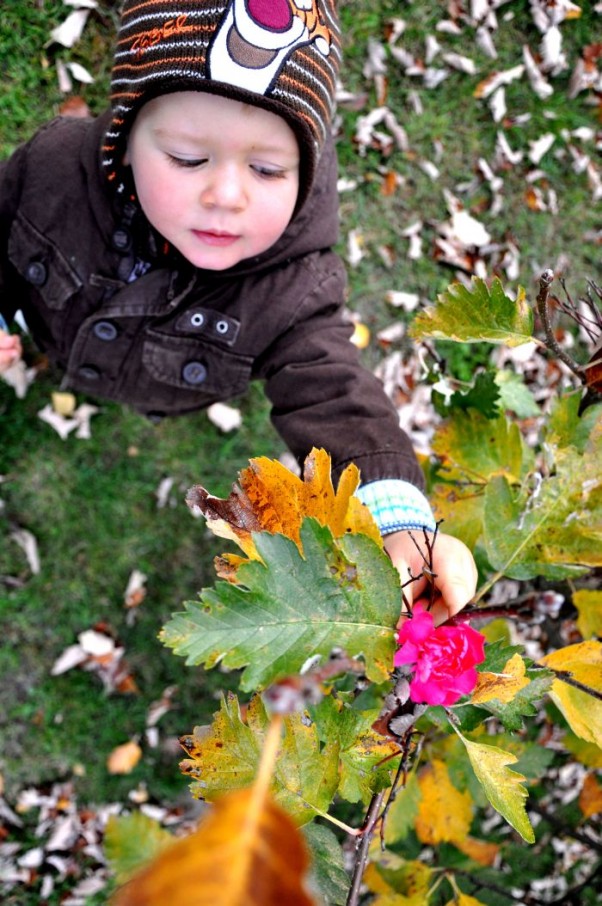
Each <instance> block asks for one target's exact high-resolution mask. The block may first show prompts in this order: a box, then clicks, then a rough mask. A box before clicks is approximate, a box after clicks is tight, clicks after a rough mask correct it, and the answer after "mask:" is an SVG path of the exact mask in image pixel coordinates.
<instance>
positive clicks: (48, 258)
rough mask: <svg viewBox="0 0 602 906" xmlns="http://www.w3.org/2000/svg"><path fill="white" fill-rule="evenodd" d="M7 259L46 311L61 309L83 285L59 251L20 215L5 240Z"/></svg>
mask: <svg viewBox="0 0 602 906" xmlns="http://www.w3.org/2000/svg"><path fill="white" fill-rule="evenodd" d="M8 256H9V258H10V260H11V262H12V264H14V266H15V267H16V269H17V271H18V272H19V273H20V274H21V276H22V277H23V279H24V280H26V281H27V283H29V284H30V285H31V286H33V287H34V288H35V289H36V290H37V291H38V292H39V293H40V295H41V296H42V298H43V299H44V301H45V303H46V305H47V306H48V308H52V309H60V308H63V307H64V306H65V304H66V302H67V300H68V299H69V298H70V297H71V296H72V295H73V294H74V293H75V292H77V290H79V289H81V287H82V285H83V284H82V281H81V280H80V278H79V277H78V275H77V273H76V272H75V271H74V270H73V268H72V267H71V266H70V264H69V263H68V261H67V259H66V258H65V257H64V256H63V255H62V254H61V252H60V251H59V250H58V248H57V247H56V246H55V245H54V244H53V243H52V242H51V241H50V240H49V239H47V238H46V236H44V235H43V234H42V233H40V232H39V231H38V230H37V229H36V228H35V227H34V226H33V224H31V223H30V222H29V221H28V220H27V219H26V218H25V217H23V215H22V214H17V217H16V218H15V221H14V223H13V225H12V228H11V232H10V236H9V240H8Z"/></svg>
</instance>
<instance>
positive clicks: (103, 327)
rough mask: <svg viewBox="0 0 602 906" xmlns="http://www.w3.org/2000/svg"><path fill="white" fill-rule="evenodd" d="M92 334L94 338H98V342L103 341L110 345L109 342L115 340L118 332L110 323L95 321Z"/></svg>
mask: <svg viewBox="0 0 602 906" xmlns="http://www.w3.org/2000/svg"><path fill="white" fill-rule="evenodd" d="M92 333H93V334H94V336H95V337H98V339H99V340H105V341H106V342H107V343H110V342H111V340H115V339H116V337H117V333H118V331H117V328H116V327H115V325H114V324H112V323H111V322H110V321H97V322H96V324H95V325H94V327H93V328H92Z"/></svg>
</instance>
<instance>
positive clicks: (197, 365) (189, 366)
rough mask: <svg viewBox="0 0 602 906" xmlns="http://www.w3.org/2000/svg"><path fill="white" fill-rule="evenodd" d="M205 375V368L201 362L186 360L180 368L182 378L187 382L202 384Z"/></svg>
mask: <svg viewBox="0 0 602 906" xmlns="http://www.w3.org/2000/svg"><path fill="white" fill-rule="evenodd" d="M206 377H207V369H206V368H205V366H204V365H203V363H202V362H186V364H185V365H184V367H183V368H182V379H183V380H184V381H185V382H186V383H187V384H192V385H197V384H202V383H203V381H204V380H205V378H206Z"/></svg>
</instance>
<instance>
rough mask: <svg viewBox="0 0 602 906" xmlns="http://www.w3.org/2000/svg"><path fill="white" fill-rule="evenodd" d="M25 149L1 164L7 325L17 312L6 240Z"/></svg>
mask: <svg viewBox="0 0 602 906" xmlns="http://www.w3.org/2000/svg"><path fill="white" fill-rule="evenodd" d="M26 155H27V146H26V145H22V146H21V147H20V148H18V149H17V150H16V151H15V153H14V154H13V155H12V157H9V158H8V160H5V161H1V162H0V313H1V314H2V316H3V317H4V319H5V321H6V322H7V323H8V324H9V326H10V323H11V321H12V319H13V317H14V314H15V312H16V311H17V310H18V309H19V308H20V305H19V298H18V287H17V274H16V272H15V269H14V268H13V266H12V264H11V263H10V261H9V258H8V240H9V236H10V230H11V226H12V223H13V220H14V218H15V214H16V211H17V208H18V205H19V198H20V195H21V183H22V179H23V172H24V169H25V158H26Z"/></svg>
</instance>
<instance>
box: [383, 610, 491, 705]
mask: <svg viewBox="0 0 602 906" xmlns="http://www.w3.org/2000/svg"><path fill="white" fill-rule="evenodd" d="M398 641H399V644H400V646H401V647H400V648H399V649H398V650H397V652H396V653H395V659H394V661H393V663H394V664H395V666H396V667H399V666H401V665H402V664H413V665H414V669H413V673H414V676H413V678H412V681H411V682H410V698H411V699H412V701H413V702H423V703H425V704H427V705H453V704H455V702H457V701H458V699H459V698H461V697H462V696H463V695H467V694H468V693H469V692H472V690H473V689H474V687H475V686H476V682H477V671H476V670H475V664H480V663H481V662H482V661H484V660H485V649H484V645H485V637H484V636H483V635H482V634H481V633H480V632H477V631H476V629H472V628H471V627H470V626H468V625H467V624H466V623H460V624H458V625H455V626H446V625H443V626H438V627H435V624H434V620H433V617H432V615H431V614H430V613H429V612H428V611H427V610H425V609H424V607H423V606H422V604H415V605H414V609H413V611H412V616H411V618H410V619H408V620H406V622H405V623H404V624H403V626H402V628H401V630H400V632H399V635H398Z"/></svg>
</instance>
